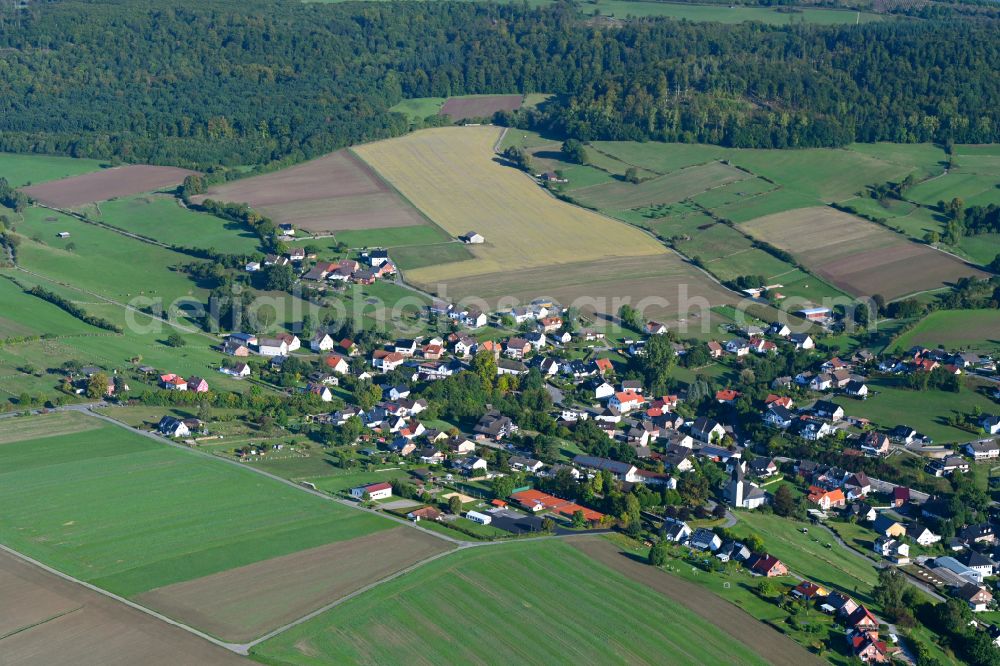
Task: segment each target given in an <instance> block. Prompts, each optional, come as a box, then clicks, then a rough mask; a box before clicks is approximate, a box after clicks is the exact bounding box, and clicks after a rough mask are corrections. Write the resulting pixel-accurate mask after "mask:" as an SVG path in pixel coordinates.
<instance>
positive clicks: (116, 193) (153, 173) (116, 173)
mask: <svg viewBox="0 0 1000 666" xmlns="http://www.w3.org/2000/svg"><path fill="white" fill-rule="evenodd" d="M193 173H195V172H194V171H189V170H188V169H179V168H177V167H164V166H152V165H150V164H129V165H127V166H120V167H114V168H112V169H104V170H102V171H96V172H92V173H85V174H83V175H80V176H73V177H71V178H64V179H61V180H54V181H50V182H47V183H42V184H41V185H32V186H30V187H26V188H24V192H25V193H26V194H27V195H28V196H30V197H31V198H32V199H35V200H36V201H39V202H41V203H43V204H45V205H46V206H53V207H55V208H74V207H76V206H82V205H83V204H88V203H93V202H95V201H107V200H108V199H115V198H117V197H126V196H131V195H133V194H139V193H140V192H152V191H154V190H161V189H164V188H167V187H175V186H177V185H180V184H181V182H182V181H183V180H184V178H185V177H186V176H188V175H190V174H193Z"/></svg>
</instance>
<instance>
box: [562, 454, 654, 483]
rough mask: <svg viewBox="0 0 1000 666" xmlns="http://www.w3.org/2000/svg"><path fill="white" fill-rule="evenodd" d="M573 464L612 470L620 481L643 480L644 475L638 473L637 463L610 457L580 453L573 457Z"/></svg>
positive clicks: (584, 467)
mask: <svg viewBox="0 0 1000 666" xmlns="http://www.w3.org/2000/svg"><path fill="white" fill-rule="evenodd" d="M573 464H574V465H576V466H577V467H582V468H583V469H591V470H599V471H607V472H611V473H612V474H614V476H615V478H616V479H618V480H619V481H625V482H627V483H641V482H642V477H640V476H639V475H638V474H637V472H638V468H636V466H635V465H631V464H629V463H623V462H619V461H617V460H611V459H610V458H598V457H596V456H583V455H579V456H576V457H575V458H573Z"/></svg>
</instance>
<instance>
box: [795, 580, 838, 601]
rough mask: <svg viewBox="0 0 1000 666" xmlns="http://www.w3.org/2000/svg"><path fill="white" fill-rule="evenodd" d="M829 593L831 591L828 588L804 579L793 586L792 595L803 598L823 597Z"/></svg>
mask: <svg viewBox="0 0 1000 666" xmlns="http://www.w3.org/2000/svg"><path fill="white" fill-rule="evenodd" d="M828 594H830V593H829V591H827V589H826V588H824V587H822V586H820V585H817V584H816V583H814V582H812V581H809V580H804V581H802V582H801V583H799V584H798V585H796V586H795V587H794V588H792V596H796V597H799V598H801V599H810V600H812V599H821V598H823V597H825V596H827V595H828Z"/></svg>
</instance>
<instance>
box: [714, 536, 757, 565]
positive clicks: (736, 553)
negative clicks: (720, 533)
mask: <svg viewBox="0 0 1000 666" xmlns="http://www.w3.org/2000/svg"><path fill="white" fill-rule="evenodd" d="M751 555H753V553H751V552H750V549H749V548H747V547H746V546H745V545H743V544H742V543H740V542H739V541H732V540H728V541H725V542H723V544H722V545H721V546H719V550H718V551H716V553H715V556H716V557H717V558H719V560H721V561H722V562H729V561H731V560H732V561H736V562H745V561H746V560H748V559H749V558H750V556H751Z"/></svg>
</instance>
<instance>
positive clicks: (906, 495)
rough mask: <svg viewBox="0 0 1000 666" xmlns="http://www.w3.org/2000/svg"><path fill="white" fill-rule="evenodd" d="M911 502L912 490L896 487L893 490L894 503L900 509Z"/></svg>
mask: <svg viewBox="0 0 1000 666" xmlns="http://www.w3.org/2000/svg"><path fill="white" fill-rule="evenodd" d="M909 501H910V489H909V488H904V487H903V486H896V487H895V488H893V489H892V503H893V504H894V505H895V506H896V507H897V508H898V507H901V506H903V505H904V504H907V503H908V502H909Z"/></svg>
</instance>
